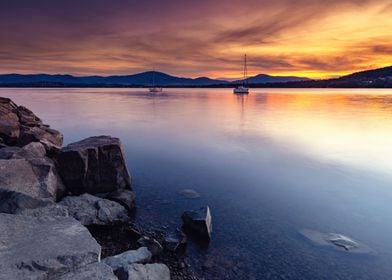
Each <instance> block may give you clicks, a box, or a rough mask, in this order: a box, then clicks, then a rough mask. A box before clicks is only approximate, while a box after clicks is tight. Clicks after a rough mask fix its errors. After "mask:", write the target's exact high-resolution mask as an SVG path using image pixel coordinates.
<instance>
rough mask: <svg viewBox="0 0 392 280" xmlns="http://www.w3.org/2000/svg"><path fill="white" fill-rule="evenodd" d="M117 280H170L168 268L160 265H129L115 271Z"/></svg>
mask: <svg viewBox="0 0 392 280" xmlns="http://www.w3.org/2000/svg"><path fill="white" fill-rule="evenodd" d="M116 275H117V277H118V279H119V280H147V279H148V280H170V270H169V268H168V267H167V266H166V265H164V264H161V263H153V264H145V265H143V264H136V263H135V264H131V265H128V266H125V267H121V268H119V269H118V270H117V271H116Z"/></svg>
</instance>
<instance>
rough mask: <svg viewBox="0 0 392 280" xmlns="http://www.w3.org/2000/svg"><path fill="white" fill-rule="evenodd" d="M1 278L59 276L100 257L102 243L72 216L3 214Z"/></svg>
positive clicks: (0, 227)
mask: <svg viewBox="0 0 392 280" xmlns="http://www.w3.org/2000/svg"><path fill="white" fill-rule="evenodd" d="M0 240H1V242H0V271H1V273H0V279H57V278H59V277H60V276H61V275H63V274H65V273H67V272H70V271H74V270H76V269H77V268H79V267H83V266H85V265H88V264H90V263H94V262H97V261H99V258H100V253H101V247H100V246H99V245H98V243H97V242H96V241H95V240H94V239H93V238H92V236H91V235H90V233H89V232H88V230H87V229H86V228H85V227H83V226H82V225H81V224H80V223H79V222H78V221H76V220H75V219H73V218H69V217H68V218H65V217H40V218H32V217H28V216H21V215H9V214H0Z"/></svg>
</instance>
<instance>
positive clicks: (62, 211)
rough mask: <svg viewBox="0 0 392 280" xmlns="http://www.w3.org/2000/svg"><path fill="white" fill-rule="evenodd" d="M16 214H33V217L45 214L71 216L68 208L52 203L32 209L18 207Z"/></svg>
mask: <svg viewBox="0 0 392 280" xmlns="http://www.w3.org/2000/svg"><path fill="white" fill-rule="evenodd" d="M15 214H18V215H25V216H31V217H43V216H52V217H69V213H68V208H67V207H65V206H63V205H58V204H50V205H47V206H45V207H39V208H35V209H30V208H25V209H17V211H16V212H15Z"/></svg>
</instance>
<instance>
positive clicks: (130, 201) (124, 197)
mask: <svg viewBox="0 0 392 280" xmlns="http://www.w3.org/2000/svg"><path fill="white" fill-rule="evenodd" d="M97 195H98V196H99V197H103V198H106V199H109V200H113V201H115V202H117V203H120V204H121V205H122V206H124V207H125V208H126V209H127V210H128V211H130V212H131V211H133V210H134V209H135V207H136V202H135V200H136V195H135V193H134V192H132V191H129V190H117V191H114V192H111V193H106V194H97Z"/></svg>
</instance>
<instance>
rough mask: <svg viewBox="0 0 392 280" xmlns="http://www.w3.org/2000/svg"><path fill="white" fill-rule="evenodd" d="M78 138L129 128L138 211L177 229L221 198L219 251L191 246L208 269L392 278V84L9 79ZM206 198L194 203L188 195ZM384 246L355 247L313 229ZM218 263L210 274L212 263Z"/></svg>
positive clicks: (246, 274)
mask: <svg viewBox="0 0 392 280" xmlns="http://www.w3.org/2000/svg"><path fill="white" fill-rule="evenodd" d="M0 95H1V96H7V97H11V98H12V99H13V100H14V101H15V102H17V103H18V104H23V105H25V106H27V107H29V108H31V109H32V110H33V111H34V112H36V113H37V114H38V115H39V116H40V117H42V118H43V119H44V121H45V122H46V123H49V124H51V125H52V127H54V128H57V129H59V130H61V131H62V132H63V133H64V136H65V142H66V143H70V142H73V141H76V140H80V139H82V138H85V137H88V136H91V135H101V134H109V135H113V136H117V137H120V138H121V139H122V142H123V145H124V147H125V151H126V157H127V161H128V166H129V168H130V170H131V173H132V176H133V188H134V189H135V191H136V192H137V195H138V201H137V202H138V206H139V209H138V217H139V219H141V220H144V223H145V224H147V225H149V226H154V225H157V224H158V225H167V226H168V228H169V229H175V228H176V227H178V226H179V225H181V222H180V215H181V213H182V211H184V210H187V209H192V208H197V207H199V206H202V205H205V204H208V205H210V207H211V209H212V214H213V224H214V232H213V239H212V242H211V243H210V245H209V247H208V248H206V247H200V246H198V245H196V244H191V245H190V246H189V250H188V251H189V254H190V255H192V256H196V257H195V258H194V266H195V268H196V269H198V270H199V273H201V274H204V276H205V277H206V278H207V279H214V277H215V278H216V279H312V280H313V279H392V265H391V264H392V91H390V90H286V89H273V90H270V89H257V90H253V92H252V94H250V95H249V96H245V97H239V96H235V95H233V94H232V93H231V90H226V89H170V90H167V94H166V96H160V97H158V96H156V97H149V96H147V95H146V94H145V92H144V91H141V90H135V89H0ZM184 188H192V189H195V190H197V191H198V192H199V193H200V194H201V196H202V197H201V198H200V199H195V200H190V199H186V198H184V197H182V196H181V195H180V194H179V193H178V191H179V190H181V189H184ZM302 229H311V230H317V231H321V232H337V233H342V234H345V235H348V236H350V237H352V238H353V239H355V240H357V241H359V242H361V243H363V244H366V245H367V246H369V247H371V248H372V249H373V250H374V251H375V252H376V253H374V254H362V255H361V254H351V253H347V252H343V251H338V250H335V249H334V248H330V247H322V246H317V245H315V244H313V243H312V242H310V241H309V240H307V239H306V238H304V237H303V236H302V235H301V234H300V233H299V231H300V230H302ZM202 265H205V266H207V267H208V269H207V270H204V271H203V270H202V269H201V266H202Z"/></svg>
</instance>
